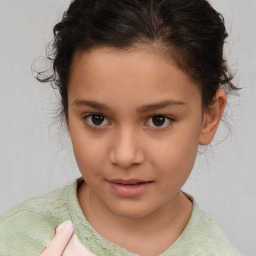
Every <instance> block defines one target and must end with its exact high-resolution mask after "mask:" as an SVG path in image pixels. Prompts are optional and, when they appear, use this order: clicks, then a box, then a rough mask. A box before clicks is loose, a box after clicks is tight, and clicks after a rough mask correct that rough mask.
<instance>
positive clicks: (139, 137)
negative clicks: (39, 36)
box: [0, 0, 241, 256]
mask: <svg viewBox="0 0 256 256" xmlns="http://www.w3.org/2000/svg"><path fill="white" fill-rule="evenodd" d="M226 37H227V33H226V30H225V26H224V22H223V18H222V16H221V15H220V14H219V13H218V12H216V11H215V10H214V9H213V8H212V7H211V5H210V4H209V3H208V2H207V1H206V0H108V1H102V0H101V1H100V0H74V1H73V2H72V3H71V5H70V7H69V8H68V10H67V12H65V14H64V16H63V18H62V21H61V22H59V23H58V24H57V25H56V26H55V27H54V43H53V45H52V54H51V55H50V56H49V57H48V58H49V59H51V60H52V62H53V74H51V75H50V76H48V77H45V75H46V74H44V73H43V74H42V73H38V80H40V81H42V82H52V83H53V85H54V86H56V87H57V88H58V89H59V92H60V95H61V104H62V114H63V117H64V118H65V121H66V124H67V127H68V131H69V134H70V136H71V140H72V144H73V149H74V154H75V157H76V161H77V164H78V167H79V170H80V171H81V174H82V177H81V178H79V179H78V180H76V181H74V182H73V183H72V184H70V185H69V186H66V187H65V188H62V189H57V190H55V191H53V192H51V193H49V194H47V195H45V196H42V197H37V198H32V199H30V200H28V201H26V202H24V203H23V204H21V205H19V206H17V207H15V208H13V209H11V210H9V211H7V212H6V213H5V214H3V215H2V216H1V218H0V255H1V256H5V255H43V256H45V255H64V256H65V255H98V256H100V255H145V256H153V255H154V256H155V255H164V256H165V255H179V256H180V255H229V256H230V255H241V254H240V253H239V252H238V251H237V250H236V249H235V248H234V247H233V246H232V245H231V244H230V243H229V241H228V240H227V238H226V237H225V235H224V234H223V233H222V231H221V230H220V229H219V227H218V226H217V224H216V223H215V222H214V220H213V219H212V218H211V217H209V216H208V215H207V214H206V213H204V212H203V211H202V210H201V209H200V208H199V206H198V205H197V203H196V202H195V200H194V199H193V197H191V196H190V195H188V194H186V193H185V192H183V191H182V190H181V187H182V186H183V185H184V183H185V182H186V180H187V178H188V176H189V174H190V172H191V170H192V168H193V165H194V162H195V158H196V154H197V151H198V146H199V145H208V144H209V143H210V142H211V141H212V139H213V137H214V135H215V133H216V130H217V128H218V125H219V122H220V120H221V117H222V114H223V111H224V108H225V105H226V94H228V93H232V92H235V91H236V90H237V88H236V87H235V86H234V85H233V84H232V77H231V75H230V74H229V71H228V67H227V64H226V62H225V60H224V58H223V44H224V40H225V39H226ZM68 220H70V221H68ZM63 222H64V223H63ZM61 223H63V224H62V225H61V226H59V225H60V224H61ZM58 226H59V227H58ZM57 227H58V228H57ZM55 229H56V230H55ZM55 231H56V235H55Z"/></svg>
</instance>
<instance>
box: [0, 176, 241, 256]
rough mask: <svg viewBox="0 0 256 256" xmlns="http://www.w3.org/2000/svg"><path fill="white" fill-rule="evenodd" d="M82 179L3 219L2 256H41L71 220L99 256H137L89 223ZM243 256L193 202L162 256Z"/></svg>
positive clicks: (0, 229)
mask: <svg viewBox="0 0 256 256" xmlns="http://www.w3.org/2000/svg"><path fill="white" fill-rule="evenodd" d="M81 181H82V178H79V179H77V180H75V181H74V182H72V183H71V184H70V185H67V186H65V187H64V188H59V189H56V190H54V191H52V192H50V193H48V194H46V195H44V196H40V197H33V198H31V199H29V200H27V201H25V202H23V203H22V204H20V205H18V206H15V207H13V208H11V209H10V210H8V211H7V212H5V213H4V214H2V215H1V216H0V255H1V256H19V255H24V256H37V255H38V256H39V255H40V254H41V252H42V251H43V250H44V249H45V247H46V246H47V245H48V244H49V243H50V241H51V240H52V239H53V237H54V236H55V228H56V227H57V226H58V225H60V224H61V223H62V222H64V221H66V220H71V221H72V223H73V225H74V231H75V233H76V235H77V237H78V239H79V240H80V242H81V243H82V244H83V245H85V246H86V247H87V248H88V249H89V250H90V251H92V252H93V253H95V254H96V255H98V256H112V255H117V256H132V255H133V256H134V255H135V254H133V253H131V252H128V251H127V250H125V249H124V248H120V247H119V246H117V245H115V244H112V243H111V242H109V241H108V240H106V239H105V238H104V237H102V236H101V235H99V234H98V233H97V232H96V231H95V230H94V228H93V227H92V226H91V225H90V223H89V222H88V221H87V220H86V218H85V216H84V214H83V212H82V209H81V207H80V205H79V202H78V199H77V185H78V183H79V182H81ZM183 255H184V256H216V255H218V256H241V254H240V253H239V252H238V251H237V250H236V249H235V248H234V247H233V246H232V245H231V244H230V243H229V241H228V239H227V238H226V237H225V235H224V234H223V232H222V231H221V230H220V228H219V227H218V226H217V224H216V223H215V221H214V220H213V219H212V218H211V217H209V216H208V215H207V214H206V213H204V212H203V211H201V210H200V208H199V207H198V205H197V204H196V202H195V201H194V200H193V212H192V216H191V218H190V220H189V223H188V224H187V226H186V228H185V229H184V231H183V233H182V234H181V236H180V237H179V238H178V239H177V240H176V241H175V242H174V243H173V244H172V245H171V246H170V247H169V249H167V250H166V251H165V252H163V253H162V254H161V256H183Z"/></svg>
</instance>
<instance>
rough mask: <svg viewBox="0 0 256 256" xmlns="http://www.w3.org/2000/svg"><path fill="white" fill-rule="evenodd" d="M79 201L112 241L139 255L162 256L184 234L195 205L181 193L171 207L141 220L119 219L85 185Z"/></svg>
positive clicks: (95, 224) (87, 214)
mask: <svg viewBox="0 0 256 256" xmlns="http://www.w3.org/2000/svg"><path fill="white" fill-rule="evenodd" d="M78 200H79V203H80V206H81V208H82V211H83V213H84V215H85V216H86V218H87V220H88V221H89V223H90V224H91V225H92V226H93V227H94V229H95V230H96V231H97V232H98V233H99V234H100V235H101V236H103V237H104V238H106V239H107V240H108V241H110V242H112V243H114V244H116V245H118V246H120V247H122V248H126V249H127V250H128V251H130V252H133V253H136V254H139V255H147V256H149V255H158V254H160V253H162V252H163V251H165V250H166V249H168V248H169V247H170V246H171V244H172V243H174V242H175V241H176V240H177V238H178V237H179V236H180V235H181V233H182V232H183V230H184V228H185V227H186V225H187V223H188V221H189V219H190V216H191V213H192V208H193V206H192V203H191V201H190V200H189V199H188V198H187V197H186V196H185V195H184V194H183V193H181V192H179V193H177V195H176V196H175V197H174V198H173V199H171V200H170V202H169V203H168V204H167V205H164V206H162V207H161V208H159V209H158V210H157V211H154V212H153V213H151V214H149V215H147V216H143V217H140V218H127V217H122V216H117V215H115V214H114V213H113V212H111V211H110V210H109V209H108V208H107V207H106V206H105V205H104V204H103V203H102V202H101V201H100V200H99V199H98V197H97V196H95V195H94V194H93V193H92V192H91V190H90V189H89V188H88V187H87V185H86V184H85V183H83V184H81V186H80V187H79V188H78Z"/></svg>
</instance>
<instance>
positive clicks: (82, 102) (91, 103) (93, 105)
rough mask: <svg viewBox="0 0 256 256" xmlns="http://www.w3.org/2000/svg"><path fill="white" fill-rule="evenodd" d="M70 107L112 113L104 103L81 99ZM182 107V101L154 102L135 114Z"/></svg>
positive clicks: (140, 108) (139, 109)
mask: <svg viewBox="0 0 256 256" xmlns="http://www.w3.org/2000/svg"><path fill="white" fill-rule="evenodd" d="M72 105H75V106H88V107H91V108H94V109H97V110H106V111H110V112H113V111H112V110H111V109H110V108H109V107H108V106H107V105H105V104H104V103H100V102H97V101H89V100H83V99H76V100H75V101H74V102H73V103H72ZM182 105H186V103H185V102H182V101H176V100H170V99H167V100H164V101H161V102H156V103H153V104H148V105H145V106H141V107H139V108H138V109H136V112H137V113H145V112H149V111H152V110H157V109H163V108H167V107H170V106H182Z"/></svg>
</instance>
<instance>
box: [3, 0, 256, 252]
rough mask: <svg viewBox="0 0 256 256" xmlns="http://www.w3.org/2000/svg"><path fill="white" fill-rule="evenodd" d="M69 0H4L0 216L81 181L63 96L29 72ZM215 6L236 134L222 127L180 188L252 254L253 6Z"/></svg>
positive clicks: (215, 0)
mask: <svg viewBox="0 0 256 256" xmlns="http://www.w3.org/2000/svg"><path fill="white" fill-rule="evenodd" d="M69 2H70V1H66V0H41V1H39V0H22V1H20V0H12V1H10V0H0V4H1V5H0V32H1V34H0V78H1V80H0V81H1V83H0V95H1V97H0V129H1V132H0V202H1V203H0V213H3V212H4V211H5V210H7V209H9V208H10V207H12V206H14V205H16V204H18V203H21V202H22V201H24V200H25V199H28V198H30V197H33V196H37V195H43V194H45V193H47V192H49V191H51V190H53V189H55V188H57V187H61V186H64V185H66V184H68V183H70V182H71V181H73V180H74V179H75V178H77V177H79V176H80V173H79V171H78V169H77V167H76V164H75V160H74V157H73V152H72V147H71V144H70V141H69V138H68V136H67V134H66V133H65V129H60V125H59V123H56V124H55V125H54V122H55V121H56V120H55V119H54V114H55V113H56V109H57V107H58V97H57V96H58V95H57V93H56V92H54V91H53V90H52V89H51V88H50V86H49V85H43V84H40V83H39V82H37V81H36V80H35V79H34V78H33V75H32V73H31V65H32V63H33V61H34V59H35V58H36V57H39V56H44V54H45V46H46V45H47V43H48V42H49V41H50V40H51V39H52V28H53V26H54V24H55V23H56V22H58V20H59V19H60V18H61V15H62V13H63V11H64V10H65V9H66V8H67V6H68V4H69ZM211 3H212V5H213V6H214V7H215V8H216V9H217V10H218V11H219V12H220V13H222V14H223V15H224V17H225V21H226V27H227V30H228V32H229V35H230V36H229V39H228V41H227V44H226V48H225V52H226V57H227V59H228V62H229V64H230V67H231V69H232V70H233V71H235V72H236V77H235V80H234V81H235V83H236V84H237V85H238V86H240V87H242V88H243V89H242V90H241V92H240V93H241V96H240V97H239V98H235V97H233V98H230V104H229V107H228V112H229V116H230V117H231V119H230V120H228V121H229V123H230V124H231V126H232V133H228V131H227V129H226V128H225V124H224V123H223V124H222V125H221V129H220V131H219V132H218V134H217V136H216V139H215V142H214V143H213V144H212V145H211V146H210V147H208V149H207V150H206V151H205V149H204V148H201V149H200V151H201V152H204V153H200V154H198V159H197V162H196V164H195V167H194V170H193V172H192V175H191V177H190V178H189V180H188V181H187V183H186V185H185V186H184V188H183V190H184V191H186V192H188V193H191V194H192V195H193V196H194V197H195V199H196V201H197V202H198V203H199V205H200V206H201V208H203V209H204V210H205V211H206V212H208V213H209V214H210V215H212V216H213V217H214V218H215V219H216V220H217V222H218V223H219V225H220V226H221V227H222V229H223V230H224V231H225V233H226V234H227V236H228V237H229V239H230V240H231V242H232V243H233V244H234V245H235V246H236V247H237V248H238V249H239V250H240V251H241V252H243V253H244V254H245V255H248V256H255V255H256V243H255V241H256V200H255V196H256V170H255V165H256V164H255V160H256V139H255V137H256V135H255V134H256V29H255V27H256V15H255V12H256V2H254V1H253V0H243V1H241V0H211ZM227 134H229V136H228V137H227V138H226V139H225V140H224V141H222V142H221V140H223V139H224V138H225V137H226V135H227ZM230 134H232V135H230Z"/></svg>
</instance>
